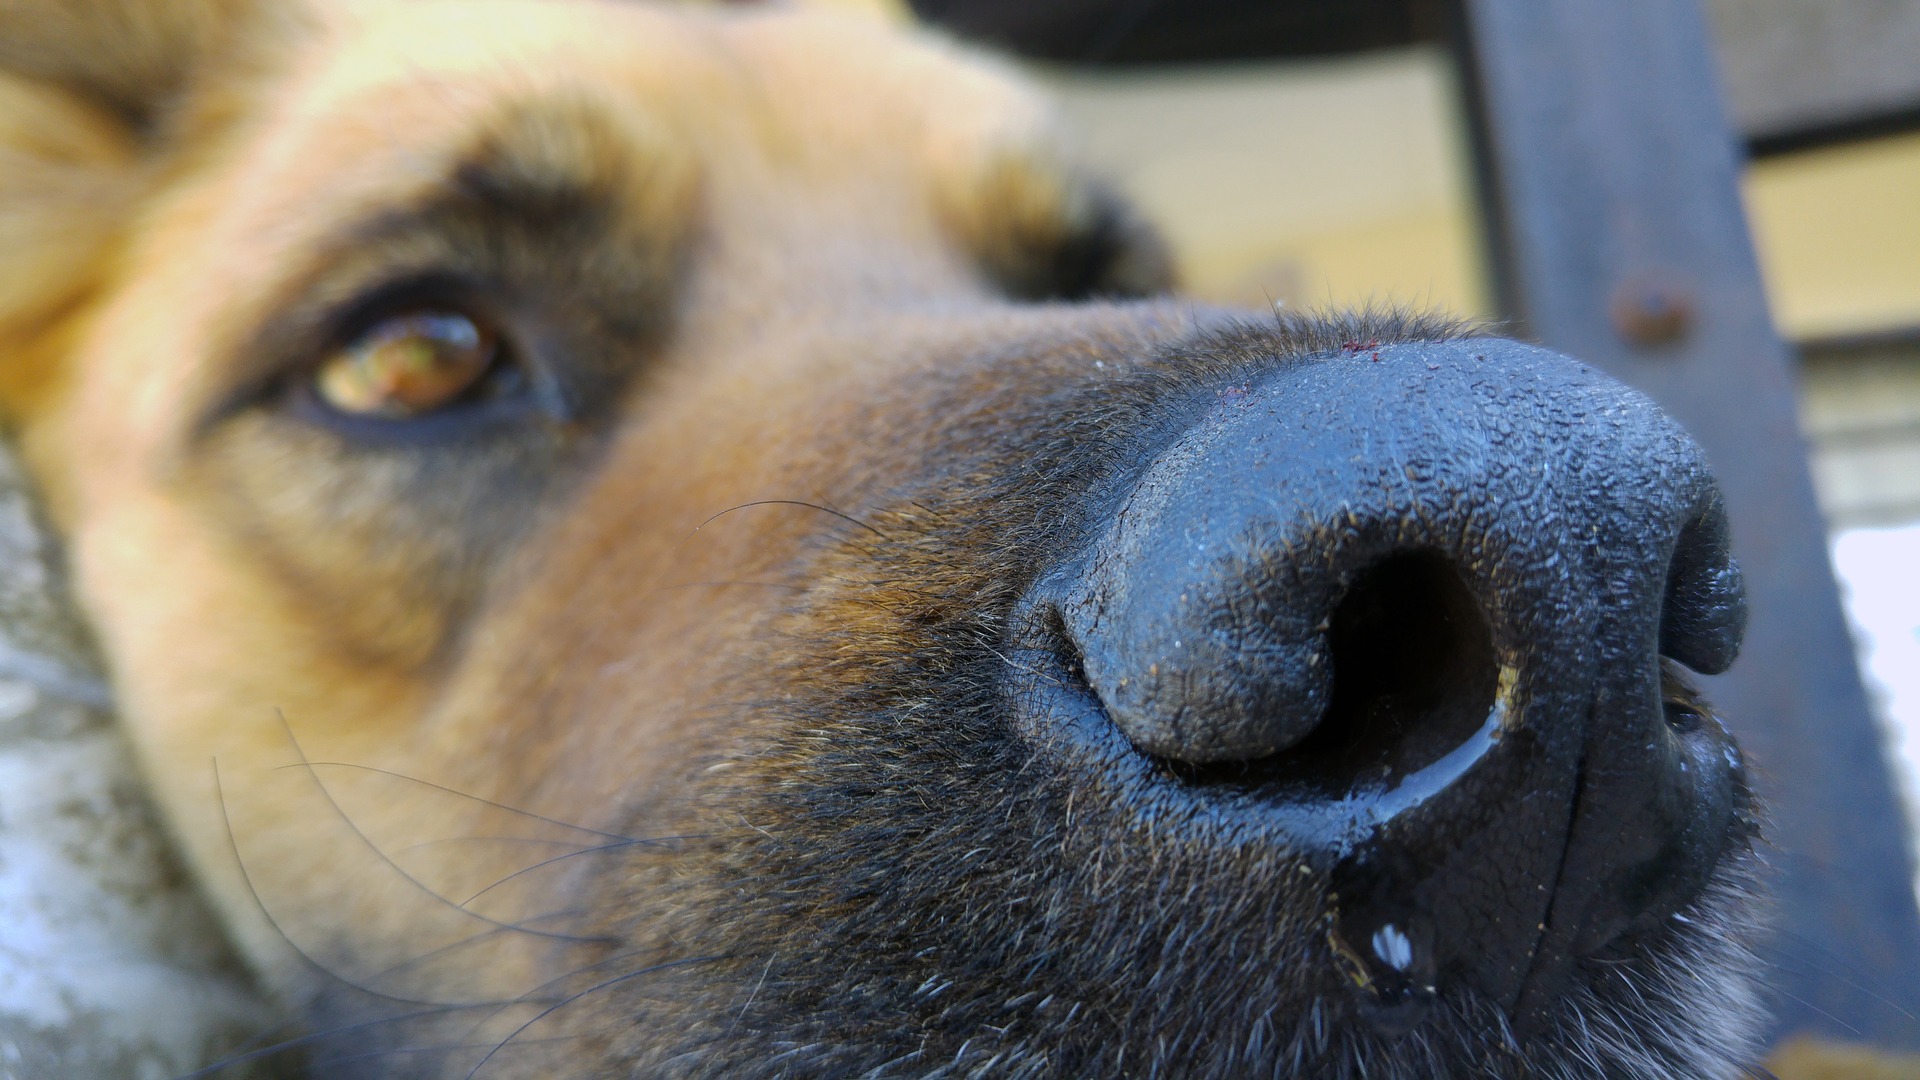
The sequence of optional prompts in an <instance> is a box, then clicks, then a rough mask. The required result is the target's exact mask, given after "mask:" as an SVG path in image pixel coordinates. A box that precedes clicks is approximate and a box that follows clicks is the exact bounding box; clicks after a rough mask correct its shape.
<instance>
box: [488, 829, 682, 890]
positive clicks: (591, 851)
mask: <svg viewBox="0 0 1920 1080" xmlns="http://www.w3.org/2000/svg"><path fill="white" fill-rule="evenodd" d="M705 838H706V837H705V835H703V834H698V833H696V834H692V835H688V836H662V837H657V838H654V839H648V840H621V841H619V842H618V843H612V844H598V845H595V846H593V847H590V848H582V849H580V850H579V851H569V852H567V853H566V854H564V855H555V856H554V857H552V858H550V859H542V860H540V861H539V862H537V863H534V864H533V865H532V866H524V867H521V868H520V869H518V870H515V871H514V872H513V873H511V874H508V875H507V876H506V877H503V878H501V879H500V880H499V881H496V882H494V883H493V884H491V885H489V886H487V887H486V888H484V889H481V890H480V891H479V892H477V893H474V894H473V895H472V896H469V897H467V898H466V899H465V900H462V901H460V906H461V907H463V908H464V907H466V906H467V905H468V904H471V903H473V902H474V901H475V900H478V899H480V898H481V897H483V896H485V895H487V894H488V893H490V892H492V891H493V890H495V889H497V888H499V887H500V886H502V885H505V884H506V883H507V882H509V881H512V880H513V879H515V878H517V877H520V876H521V875H522V874H531V873H533V872H534V871H535V870H539V869H541V868H543V867H548V866H552V865H553V864H555V863H558V862H565V861H566V860H568V859H572V858H576V857H578V856H581V855H598V854H601V853H603V852H608V851H618V850H622V849H624V848H630V847H649V846H653V845H656V844H657V845H660V846H662V847H665V846H667V845H668V844H673V843H678V842H680V841H683V840H703V839H705Z"/></svg>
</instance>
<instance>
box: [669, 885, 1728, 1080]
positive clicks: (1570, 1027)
mask: <svg viewBox="0 0 1920 1080" xmlns="http://www.w3.org/2000/svg"><path fill="white" fill-rule="evenodd" d="M1753 871H1755V857H1753V855H1751V853H1740V855H1730V857H1728V859H1726V861H1724V865H1722V867H1720V869H1718V871H1716V872H1715V878H1713V882H1711V884H1709V888H1707V890H1705V892H1703V896H1701V897H1699V899H1697V901H1695V903H1692V905H1688V907H1686V909H1684V911H1682V913H1678V915H1676V917H1672V919H1670V920H1668V924H1665V926H1661V928H1659V930H1655V932H1645V934H1638V936H1634V938H1630V940H1620V942H1615V944H1613V945H1609V949H1605V953H1603V955H1594V957H1586V959H1582V961H1576V963H1574V965H1572V972H1571V978H1569V980H1567V984H1565V988H1563V990H1561V992H1559V994H1557V995H1555V999H1553V1005H1551V1007H1549V1009H1548V1011H1546V1013H1544V1015H1542V1017H1536V1019H1534V1022H1532V1024H1530V1032H1521V1030H1517V1024H1515V1020H1513V1019H1509V1015H1507V1013H1505V1011H1503V1009H1500V1007H1498V1005H1494V1003H1492V1001H1488V999H1486V997H1482V995H1478V994H1476V992H1473V990H1471V988H1463V986H1455V988H1450V990H1442V994H1440V995H1438V999H1436V1001H1434V1005H1432V1007H1430V1009H1428V1011H1427V1013H1425V1017H1423V1019H1421V1020H1419V1022H1417V1024H1413V1026H1411V1028H1407V1030H1390V1028H1386V1026H1382V1024H1379V1022H1377V1020H1375V1019H1373V1017H1371V1015H1369V1007H1367V1005H1369V1003H1365V1001H1361V999H1359V997H1357V995H1352V994H1340V992H1332V994H1323V995H1317V997H1311V999H1308V1001H1300V999H1298V994H1300V980H1296V978H1290V976H1288V974H1284V972H1279V970H1277V972H1275V974H1273V976H1269V978H1267V980H1258V978H1256V980H1254V982H1252V984H1250V982H1246V980H1244V974H1246V969H1248V967H1250V965H1246V963H1244V961H1246V959H1248V957H1244V955H1242V957H1217V955H1208V953H1212V951H1213V949H1225V947H1235V944H1229V942H1217V940H1215V942H1210V940H1194V938H1192V936H1188V934H1181V932H1179V930H1167V934H1169V936H1175V938H1185V944H1183V945H1175V947H1179V949H1187V953H1188V955H1185V957H1169V955H1165V953H1164V955H1160V957H1154V959H1152V961H1150V967H1152V969H1154V970H1152V972H1150V974H1146V972H1129V974H1135V976H1139V978H1129V976H1127V974H1121V976H1117V978H1119V980H1121V982H1131V984H1133V986H1131V988H1129V992H1127V994H1123V995H1119V997H1121V1001H1119V1003H1116V997H1114V995H1106V994H1100V992H1098V990H1092V988H1091V990H1092V992H1091V994H1085V995H1081V999H1079V1001H1066V999H1060V1001H1058V1003H1054V1001H1050V999H1046V997H1043V990H1023V988H1050V986H1060V984H1062V982H1073V980H1081V978H1085V976H1087V970H1083V969H1081V963H1077V961H1079V959H1085V957H1087V955H1098V953H1100V951H1102V944H1100V942H1079V944H1077V945H1075V951H1077V953H1079V957H1075V959H1068V961H1066V963H1064V965H1060V967H1058V969H1054V970H1050V972H1048V970H1044V969H1046V963H1048V961H1046V957H1044V955H1031V957H1025V959H1027V965H1025V969H1023V970H1020V972H1018V974H1014V976H1010V978H1004V980H985V982H979V984H973V986H970V984H966V982H964V978H966V976H960V978H956V980H941V978H931V976H929V978H925V980H924V982H922V984H918V986H912V988H906V986H902V984H895V982H893V980H891V976H889V974H887V969H891V967H895V965H897V961H899V959H897V957H866V959H862V955H860V953H858V951H841V944H831V945H822V949H824V951H822V953H820V957H818V959H822V961H828V965H820V967H833V969H837V972H833V974H837V978H833V976H828V972H824V970H820V967H814V965H810V963H804V965H801V967H808V969H812V970H814V974H818V976H824V978H820V980H818V982H812V984H806V982H781V986H780V988H778V990H776V992H770V988H768V984H770V982H772V980H778V978H781V976H780V974H774V976H770V974H768V972H770V970H780V969H783V967H785V965H781V963H780V961H774V963H762V965H747V967H745V969H743V970H745V974H747V976H749V978H751V980H755V982H753V986H751V990H749V992H747V997H735V1001H733V1003H730V1005H728V1009H724V1017H722V1019H720V1020H718V1026H720V1028H724V1032H720V1034H722V1038H718V1040H710V1038H695V1040H693V1042H687V1043H682V1045H680V1047H678V1049H680V1051H678V1053H676V1055H670V1057H651V1055H649V1059H647V1061H643V1063H639V1065H637V1068H639V1074H649V1070H653V1068H660V1067H664V1065H668V1063H670V1065H672V1067H674V1068H676V1070H684V1072H685V1074H697V1076H843V1074H883V1076H1096V1074H1110V1076H1185V1078H1196V1080H1204V1078H1242V1076H1273V1078H1290V1080H1363V1078H1365V1080H1434V1078H1452V1076H1475V1078H1488V1080H1523V1078H1524V1080H1592V1078H1596V1076H1605V1078H1609V1080H1676V1078H1688V1080H1743V1078H1749V1076H1755V1072H1751V1067H1753V1065H1755V1063H1757V1061H1759V1059H1761V1053H1763V1036H1764V1022H1766V1013H1764V1003H1763V992H1761V978H1759V976H1761V961H1759V959H1757V953H1755V942H1757V940H1759V936H1761V934H1763V922H1764V919H1763V913H1761V909H1759V905H1757V903H1755V899H1753V896H1755V884H1753ZM1116 947H1117V945H1116ZM1127 947H1131V944H1129V945H1127ZM1269 961H1271V965H1298V963H1300V957H1298V955H1286V957H1283V955H1275V957H1271V959H1269ZM1071 969H1081V970H1071ZM1068 970H1071V974H1068ZM785 974H787V976H791V974H795V972H793V970H791V969H787V972H785ZM1062 974H1068V978H1060V976H1062ZM1210 976H1212V978H1217V980H1219V982H1215V984H1202V982H1190V984H1187V986H1181V984H1179V982H1177V980H1181V978H1187V980H1206V978H1210ZM889 984H891V986H889ZM887 990H904V992H906V994H908V995H910V997H916V999H918V1001H914V1003H910V1005H904V1007H900V1003H895V1005H893V1007H889V1005H883V1003H879V1001H877V999H876V997H877V995H885V992H887ZM1140 994H1152V995H1154V997H1152V999H1150V1001H1148V999H1135V1001H1131V1003H1129V1001H1125V997H1131V995H1140ZM766 997H776V999H781V1001H783V1003H785V1005H787V1007H791V1005H797V1003H799V1001H812V1003H816V1005H824V1007H826V1009H824V1013H820V1015H814V1017H804V1019H799V1017H791V1015H789V1019H793V1020H795V1022H791V1024H781V1022H780V1013H781V1011H785V1009H783V1007H781V1005H778V1003H768V1001H764V999H766ZM941 997H950V1003H948V1005H947V1007H935V1001H937V999H941ZM756 999H760V1001H758V1005H756ZM762 1005H770V1007H768V1009H762ZM849 1005H851V1007H852V1009H851V1011H843V1009H849ZM1129 1005H1131V1015H1129ZM862 1007H864V1013H862ZM920 1007H925V1009H924V1011H922V1009H920ZM995 1011H998V1013H1000V1015H998V1017H996V1019H1000V1020H1002V1022H1000V1024H993V1022H983V1015H989V1013H995ZM885 1013H893V1017H895V1020H906V1017H904V1015H902V1013H918V1017H916V1024H920V1026H902V1028H899V1030H895V1032H893V1036H895V1038H887V1034H885V1032H881V1030H879V1028H883V1026H885V1024H883V1022H876V1020H879V1017H881V1015H885ZM1048 1013H1050V1015H1048ZM697 1026H699V1024H697Z"/></svg>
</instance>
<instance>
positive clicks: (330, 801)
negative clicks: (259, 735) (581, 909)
mask: <svg viewBox="0 0 1920 1080" xmlns="http://www.w3.org/2000/svg"><path fill="white" fill-rule="evenodd" d="M276 712H277V710H276ZM279 715H280V725H281V727H283V728H285V729H286V733H287V738H288V739H289V740H290V741H291V742H292V743H293V752H294V753H295V754H296V755H298V756H299V758H300V764H301V765H303V766H307V775H308V776H310V777H312V778H313V784H314V787H315V788H317V789H318V790H319V792H320V796H321V797H322V798H324V799H326V800H327V805H328V806H330V807H332V808H333V812H334V814H335V815H336V816H338V817H339V819H340V823H341V824H342V825H345V826H346V827H347V830H348V831H349V832H351V833H353V835H354V838H355V839H357V840H359V841H360V843H361V844H362V845H364V846H365V847H366V849H367V850H368V851H371V852H373V854H375V855H377V856H379V858H380V861H381V862H383V863H385V864H386V866H387V868H388V869H390V870H392V871H393V872H394V873H395V874H396V875H398V876H399V877H400V879H401V880H402V881H405V882H406V883H407V884H408V885H411V886H413V887H414V888H415V889H417V890H419V892H420V893H421V895H423V896H426V897H428V898H430V899H432V900H434V901H435V902H436V903H439V904H441V905H443V906H445V907H447V908H448V909H450V910H453V911H457V912H460V913H461V914H462V915H465V916H466V917H467V918H469V919H477V920H479V921H481V922H483V923H486V924H488V925H490V926H497V927H499V928H501V929H503V930H518V931H520V932H521V933H524V934H529V935H531V936H533V937H542V938H550V939H552V940H555V941H566V942H572V943H575V944H585V945H603V944H608V943H609V941H608V939H606V938H594V937H583V936H580V935H578V934H562V933H559V932H556V931H552V930H535V929H532V928H531V927H525V926H517V925H515V924H513V923H509V922H503V921H501V920H499V919H495V918H493V917H492V916H489V915H483V914H481V913H479V912H477V911H470V910H468V909H466V908H464V907H461V906H460V905H459V904H457V903H455V902H454V901H453V899H452V898H451V897H448V896H444V895H442V894H441V893H440V892H438V891H437V890H435V889H434V888H433V887H431V886H429V885H428V884H427V883H426V882H424V881H421V880H420V879H419V878H417V877H415V876H413V875H412V874H410V873H408V872H407V870H406V868H405V867H402V866H401V865H400V864H399V863H398V862H396V861H394V859H393V857H392V856H390V855H388V854H387V853H386V852H385V851H383V850H381V848H380V845H378V844H376V843H374V842H373V839H372V838H371V837H369V836H368V835H367V834H366V833H365V832H364V831H363V830H362V829H361V828H360V825H359V823H358V822H356V821H354V820H353V816H352V815H351V814H348V813H347V812H346V810H345V809H344V808H342V807H341V805H340V803H339V802H338V801H337V800H335V799H334V797H333V792H331V791H329V790H328V789H327V785H326V784H325V783H324V782H322V781H321V779H320V774H319V773H317V772H315V771H314V770H313V768H312V767H311V765H309V763H308V762H307V755H306V751H305V750H303V749H302V748H301V746H300V740H299V739H297V738H295V737H294V734H293V727H292V726H291V725H289V724H288V723H287V718H286V716H285V714H279Z"/></svg>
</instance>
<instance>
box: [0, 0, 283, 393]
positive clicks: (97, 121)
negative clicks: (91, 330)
mask: <svg viewBox="0 0 1920 1080" xmlns="http://www.w3.org/2000/svg"><path fill="white" fill-rule="evenodd" d="M253 7H254V0H0V408H3V409H4V410H5V411H6V412H7V413H10V414H13V415H18V414H19V412H20V411H21V409H22V408H23V407H26V406H27V405H28V404H29V401H28V399H30V398H31V397H32V396H33V394H34V392H35V391H36V390H37V389H38V388H39V387H40V386H41V385H42V384H43V383H44V382H45V381H46V378H45V377H46V375H47V374H48V369H49V367H50V363H49V358H48V357H47V356H46V355H45V354H47V353H48V352H50V351H53V346H52V344H51V343H50V342H49V341H48V338H49V337H57V336H58V335H57V333H56V331H57V330H58V328H59V327H60V326H61V325H62V324H63V322H64V321H65V320H63V319H62V316H63V315H64V314H65V313H67V312H70V311H73V310H75V309H76V308H77V307H78V306H79V305H80V304H82V303H83V302H84V300H85V298H86V296H87V295H88V294H89V292H90V291H91V290H92V289H93V288H94V286H95V285H96V284H97V282H98V281H99V280H100V278H101V275H103V274H104V273H105V272H106V267H107V265H108V264H109V263H110V262H111V258H112V256H111V252H112V248H113V245H114V241H115V239H116V238H117V237H118V236H119V234H120V231H121V229H122V227H123V226H124V225H125V223H126V222H127V220H128V219H129V217H130V215H131V214H132V212H133V209H134V207H135V206H136V205H137V203H138V198H139V191H140V189H141V187H142V177H143V175H144V172H145V165H146V164H147V162H148V161H149V160H150V158H151V156H152V150H153V149H154V148H155V147H156V145H157V144H158V143H159V141H160V140H159V138H158V136H157V131H158V129H160V128H161V127H163V126H164V125H165V122H166V120H167V118H168V117H169V116H170V115H171V114H172V112H173V111H174V109H175V106H176V104H177V103H178V102H179V101H180V100H181V99H182V97H183V95H184V94H185V93H186V92H187V91H188V88H189V86H190V84H191V82H192V81H193V78H194V76H195V74H196V73H197V72H198V71H199V70H201V68H202V67H203V65H204V64H205V63H206V62H207V59H208V57H209V55H210V54H211V53H212V52H213V51H214V50H216V49H218V48H220V47H221V43H222V42H223V41H224V39H225V38H226V37H227V36H228V35H230V34H232V33H234V32H235V31H236V30H237V29H238V27H239V26H240V25H241V24H242V23H243V22H246V21H247V19H246V16H247V15H248V14H249V12H250V11H251V10H252V9H253Z"/></svg>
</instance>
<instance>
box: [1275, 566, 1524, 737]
mask: <svg viewBox="0 0 1920 1080" xmlns="http://www.w3.org/2000/svg"><path fill="white" fill-rule="evenodd" d="M1328 637H1329V644H1330V650H1329V651H1330V652H1331V654H1332V659H1333V700H1332V703H1331V705H1330V706H1329V707H1328V709H1327V716H1326V719H1325V720H1324V721H1322V722H1321V725H1320V728H1319V730H1318V731H1316V732H1315V737H1314V738H1311V739H1309V740H1308V741H1307V743H1306V744H1303V746H1302V747H1301V749H1302V750H1304V751H1309V752H1311V751H1315V750H1319V751H1321V752H1323V753H1326V754H1328V755H1329V756H1330V757H1331V758H1333V759H1335V760H1344V761H1345V762H1348V763H1350V767H1357V768H1359V769H1363V770H1364V769H1370V768H1381V767H1385V768H1388V769H1390V770H1392V771H1394V772H1406V771H1412V770H1414V769H1419V768H1421V767H1423V766H1425V765H1428V764H1431V763H1432V762H1433V761H1434V760H1437V759H1438V758H1440V757H1442V756H1444V755H1445V754H1446V753H1447V752H1449V751H1451V750H1452V749H1453V748H1454V747H1456V746H1459V745H1460V744H1461V743H1462V742H1464V741H1466V739H1467V738H1468V737H1470V736H1471V735H1472V734H1473V733H1474V732H1476V731H1478V730H1479V729H1480V727H1481V725H1482V724H1484V723H1485V722H1486V719H1487V714H1488V713H1489V712H1490V711H1491V710H1492V708H1493V701H1494V695H1495V693H1496V692H1497V689H1498V681H1499V665H1498V663H1497V661H1496V660H1495V657H1494V651H1493V633H1492V630H1491V628H1490V627H1489V626H1488V625H1487V619H1486V616H1485V615H1484V614H1482V613H1481V610H1480V604H1479V603H1478V602H1477V601H1476V600H1475V598H1474V596H1473V594H1472V592H1470V591H1469V590H1468V588H1467V584H1466V582H1465V581H1463V580H1461V577H1460V574H1459V571H1457V570H1455V569H1454V567H1453V564H1452V563H1451V562H1450V561H1449V560H1448V559H1446V558H1445V557H1444V556H1442V555H1441V554H1440V553H1438V552H1432V551H1421V552H1411V553H1406V554H1400V555H1395V556H1392V557H1389V558H1387V559H1385V560H1383V561H1381V562H1378V563H1375V564H1374V565H1373V566H1371V567H1369V568H1368V569H1367V570H1365V571H1363V572H1362V573H1361V574H1360V575H1359V577H1358V578H1357V579H1356V580H1355V581H1354V583H1353V584H1352V586H1350V587H1349V588H1348V590H1347V592H1346V595H1345V596H1343V597H1342V598H1341V599H1340V603H1339V605H1338V606H1337V607H1336V608H1335V609H1334V613H1333V619H1332V620H1331V623H1330V626H1329V630H1328ZM1315 742H1324V745H1323V746H1320V747H1316V746H1314V745H1312V744H1313V743H1315ZM1342 771H1345V770H1342Z"/></svg>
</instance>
